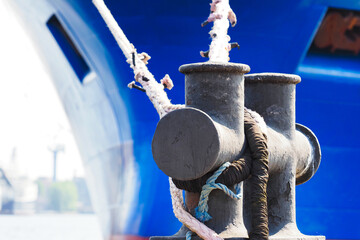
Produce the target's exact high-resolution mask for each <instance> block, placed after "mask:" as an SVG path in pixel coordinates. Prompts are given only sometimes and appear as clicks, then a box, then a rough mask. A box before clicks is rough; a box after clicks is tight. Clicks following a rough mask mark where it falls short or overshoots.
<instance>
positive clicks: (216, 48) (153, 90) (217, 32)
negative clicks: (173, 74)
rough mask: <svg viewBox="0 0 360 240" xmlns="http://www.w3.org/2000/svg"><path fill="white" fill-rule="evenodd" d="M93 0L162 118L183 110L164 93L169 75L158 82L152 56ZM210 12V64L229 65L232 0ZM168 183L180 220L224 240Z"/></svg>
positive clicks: (217, 2) (216, 2) (216, 0)
mask: <svg viewBox="0 0 360 240" xmlns="http://www.w3.org/2000/svg"><path fill="white" fill-rule="evenodd" d="M92 1H93V3H94V5H95V6H96V8H97V9H98V11H99V13H100V14H101V16H102V18H103V19H104V21H105V23H106V25H107V26H108V27H109V29H110V31H111V33H112V35H113V36H114V38H115V40H116V42H117V43H118V45H119V47H120V48H121V50H122V52H123V53H124V55H125V57H126V59H127V60H126V61H127V62H128V63H129V64H130V67H131V68H132V69H133V70H134V75H135V80H136V81H137V82H139V83H140V84H141V85H142V87H143V89H144V90H145V91H146V94H147V95H148V97H149V99H150V101H151V102H152V103H153V105H154V107H155V109H156V111H157V112H158V114H159V116H160V118H162V117H163V116H165V114H166V113H168V112H171V111H173V110H175V109H180V108H183V107H184V105H173V104H171V102H170V100H169V99H168V97H167V94H166V92H165V91H164V88H169V89H171V88H172V86H173V83H172V81H171V79H170V77H169V76H168V75H166V76H165V77H164V78H163V79H162V81H161V83H158V82H157V81H156V80H155V78H154V76H153V75H152V74H151V73H150V71H149V70H148V68H147V67H146V64H147V60H149V59H150V57H149V56H148V55H147V54H146V53H141V54H138V53H137V51H136V49H135V47H134V46H133V45H132V44H131V43H130V42H129V40H128V39H127V38H126V36H125V34H124V32H123V31H122V30H121V28H120V26H119V25H118V23H117V22H116V20H115V19H114V17H113V16H112V14H111V12H110V10H109V9H108V8H107V7H106V5H105V3H104V1H103V0H92ZM211 11H213V13H211V14H210V16H209V18H208V22H212V21H213V22H214V27H213V29H212V30H211V31H210V35H211V37H212V43H211V45H210V53H209V57H210V61H217V62H227V61H229V57H228V56H229V51H230V50H231V48H230V46H229V41H230V37H229V36H228V35H227V30H228V27H229V22H228V20H227V19H229V20H230V21H231V23H232V25H234V24H235V23H236V17H235V14H234V13H233V12H232V10H231V8H230V6H229V0H212V3H211ZM234 19H235V20H234ZM129 87H130V88H132V87H134V83H130V84H129ZM138 88H139V87H138ZM169 183H170V192H171V199H172V206H173V211H174V214H175V216H176V217H177V218H178V219H179V221H180V222H181V223H183V224H184V225H185V226H186V227H188V228H189V229H190V230H191V231H193V232H194V233H196V234H197V235H198V236H199V237H201V238H202V239H206V240H222V238H221V237H219V235H218V234H217V233H216V232H214V231H213V230H211V229H210V228H208V227H207V226H206V225H205V224H203V223H201V222H200V221H199V220H197V219H196V218H194V217H193V216H192V215H191V214H190V213H189V212H187V211H186V210H185V207H184V201H183V196H182V190H180V189H178V188H177V187H176V186H175V185H174V183H173V182H172V180H171V178H169Z"/></svg>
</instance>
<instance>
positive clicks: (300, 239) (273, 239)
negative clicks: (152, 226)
mask: <svg viewBox="0 0 360 240" xmlns="http://www.w3.org/2000/svg"><path fill="white" fill-rule="evenodd" d="M185 239H186V238H185V236H156V237H150V240H185ZM191 239H192V240H201V238H199V237H198V236H192V238H191ZM325 239H326V238H325V236H306V235H300V236H297V237H295V236H293V237H286V236H281V237H280V236H279V237H277V236H276V235H275V236H270V237H269V240H325ZM224 240H249V238H248V237H244V238H242V237H230V238H224Z"/></svg>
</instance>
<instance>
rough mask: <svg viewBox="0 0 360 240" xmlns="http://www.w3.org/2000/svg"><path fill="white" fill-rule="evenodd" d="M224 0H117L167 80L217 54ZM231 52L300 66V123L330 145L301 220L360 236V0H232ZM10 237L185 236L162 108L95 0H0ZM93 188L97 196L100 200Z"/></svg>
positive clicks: (301, 201)
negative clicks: (155, 144)
mask: <svg viewBox="0 0 360 240" xmlns="http://www.w3.org/2000/svg"><path fill="white" fill-rule="evenodd" d="M210 2H211V1H210V0H196V1H194V0H171V1H169V0H152V1H148V0H132V1H123V0H105V3H106V4H107V6H108V7H109V9H110V10H111V12H112V14H113V15H114V17H115V19H116V20H117V22H118V23H119V25H120V26H121V28H122V29H123V31H124V33H125V34H126V36H127V37H128V38H129V40H130V41H131V42H132V43H133V44H134V45H135V46H136V48H137V49H138V51H139V52H143V51H144V52H147V53H149V54H150V55H151V57H152V58H151V60H150V62H149V65H148V67H149V70H150V71H151V72H152V73H153V74H154V76H155V79H157V80H159V79H161V78H162V77H163V76H164V75H165V74H166V73H168V74H169V75H170V76H171V78H172V80H173V81H174V85H175V87H174V89H173V90H171V91H169V92H167V93H168V96H169V98H170V99H171V100H172V102H173V103H180V104H182V103H184V101H185V100H184V92H185V86H184V75H183V74H181V73H179V72H178V68H179V66H181V65H183V64H188V63H193V62H204V61H206V60H207V59H204V58H202V57H201V56H200V54H199V52H200V50H202V51H206V50H208V45H209V44H210V37H209V34H208V32H209V31H210V29H211V24H209V25H208V26H205V27H204V28H201V26H200V24H201V23H202V22H203V21H204V20H206V18H207V16H209V3H210ZM230 5H231V7H232V9H233V10H234V12H235V13H236V15H237V18H238V24H237V26H235V28H230V29H229V35H230V36H231V39H232V40H231V41H232V42H238V43H239V44H240V50H238V49H234V50H233V51H231V53H230V61H231V62H236V63H245V64H248V65H249V66H250V67H251V72H250V73H260V72H279V73H290V74H298V75H300V76H301V78H302V81H301V83H299V84H298V85H297V86H296V121H297V122H298V123H301V124H304V125H305V126H307V127H309V128H310V129H311V130H312V131H313V132H314V133H315V135H316V136H317V138H318V140H319V142H320V145H321V150H322V161H321V164H320V167H319V170H318V171H317V172H316V174H315V175H314V176H313V177H312V179H310V181H309V182H306V183H305V184H301V185H299V186H297V187H296V208H297V209H296V210H297V212H296V217H297V225H298V228H299V230H300V231H301V232H302V233H304V234H307V235H325V236H327V239H360V228H359V223H358V218H359V216H360V208H359V206H360V202H359V199H360V191H359V189H360V181H357V175H358V169H359V160H358V156H359V155H360V141H359V140H358V138H359V135H360V126H359V124H358V119H359V118H360V60H359V52H360V3H359V1H358V0H347V1H343V0H299V1H288V0H272V1H265V0H252V1H247V0H231V1H230ZM0 29H1V33H0V78H1V81H0V201H1V204H0V206H1V210H0V226H1V228H0V239H5V240H8V239H9V240H20V239H29V240H33V239H37V240H42V239H67V240H68V239H70V240H71V239H74V240H75V239H76V240H79V239H90V240H99V239H106V240H109V239H111V240H120V239H121V240H128V239H129V240H146V239H148V238H149V236H154V235H161V236H166V235H172V234H174V233H175V232H176V231H177V230H178V229H179V228H180V226H181V224H180V223H179V221H178V220H177V219H176V218H175V217H174V215H173V212H172V206H171V197H170V194H169V184H168V177H167V176H166V175H165V174H164V173H162V172H161V171H160V170H159V168H158V167H157V166H156V164H155V162H154V160H153V158H152V152H151V141H152V137H153V134H154V131H155V128H156V125H157V123H158V120H159V117H158V115H157V113H156V111H155V110H154V108H153V106H152V104H151V103H150V101H149V99H148V97H147V96H146V94H144V93H143V92H140V91H137V90H130V89H129V88H128V87H127V85H128V83H129V82H131V81H133V78H134V76H133V73H132V71H131V69H130V68H129V65H128V64H127V63H126V62H125V58H124V56H123V53H122V52H121V50H120V49H119V47H118V45H117V43H116V41H115V40H114V38H113V36H112V35H111V33H110V31H109V29H108V27H107V26H106V24H105V23H104V21H103V19H102V18H101V16H100V15H99V13H98V11H97V10H96V9H95V7H94V6H93V4H92V2H91V1H90V0H36V1H29V0H0ZM90 199H91V200H90Z"/></svg>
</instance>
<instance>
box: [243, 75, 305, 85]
mask: <svg viewBox="0 0 360 240" xmlns="http://www.w3.org/2000/svg"><path fill="white" fill-rule="evenodd" d="M299 82H301V78H300V76H298V75H295V74H284V73H253V74H246V75H245V83H246V84H251V83H278V84H298V83H299Z"/></svg>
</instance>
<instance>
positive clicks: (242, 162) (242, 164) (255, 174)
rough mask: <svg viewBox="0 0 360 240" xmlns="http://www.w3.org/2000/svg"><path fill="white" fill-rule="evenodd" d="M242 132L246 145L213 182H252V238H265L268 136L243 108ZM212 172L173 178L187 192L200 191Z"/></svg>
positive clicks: (231, 184)
mask: <svg viewBox="0 0 360 240" xmlns="http://www.w3.org/2000/svg"><path fill="white" fill-rule="evenodd" d="M244 127H245V136H246V139H247V143H248V147H247V151H246V152H245V155H244V156H243V157H242V158H240V159H239V160H236V161H234V162H232V163H231V164H230V165H229V166H228V167H227V168H226V169H225V170H224V171H223V172H222V173H221V174H220V175H219V176H218V178H217V180H216V181H215V183H220V184H224V185H226V186H233V185H235V184H238V183H240V182H241V181H243V180H246V179H249V182H250V186H251V215H252V219H251V232H250V233H249V238H250V239H251V240H264V239H268V238H269V228H268V211H267V193H266V187H267V182H268V178H269V175H268V168H269V167H268V165H269V160H268V159H269V153H268V148H267V137H266V134H265V133H264V131H263V130H262V129H261V128H260V126H259V124H258V123H257V122H256V120H255V118H254V117H253V116H252V114H251V111H249V110H247V109H245V113H244ZM213 174H214V172H210V173H207V174H206V175H204V176H203V177H201V178H198V179H195V180H190V181H180V180H177V179H172V181H173V183H174V184H175V185H176V187H177V188H180V189H184V190H186V191H189V192H201V190H202V186H203V185H205V184H206V181H207V179H209V178H210V177H211V176H212V175H213Z"/></svg>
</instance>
